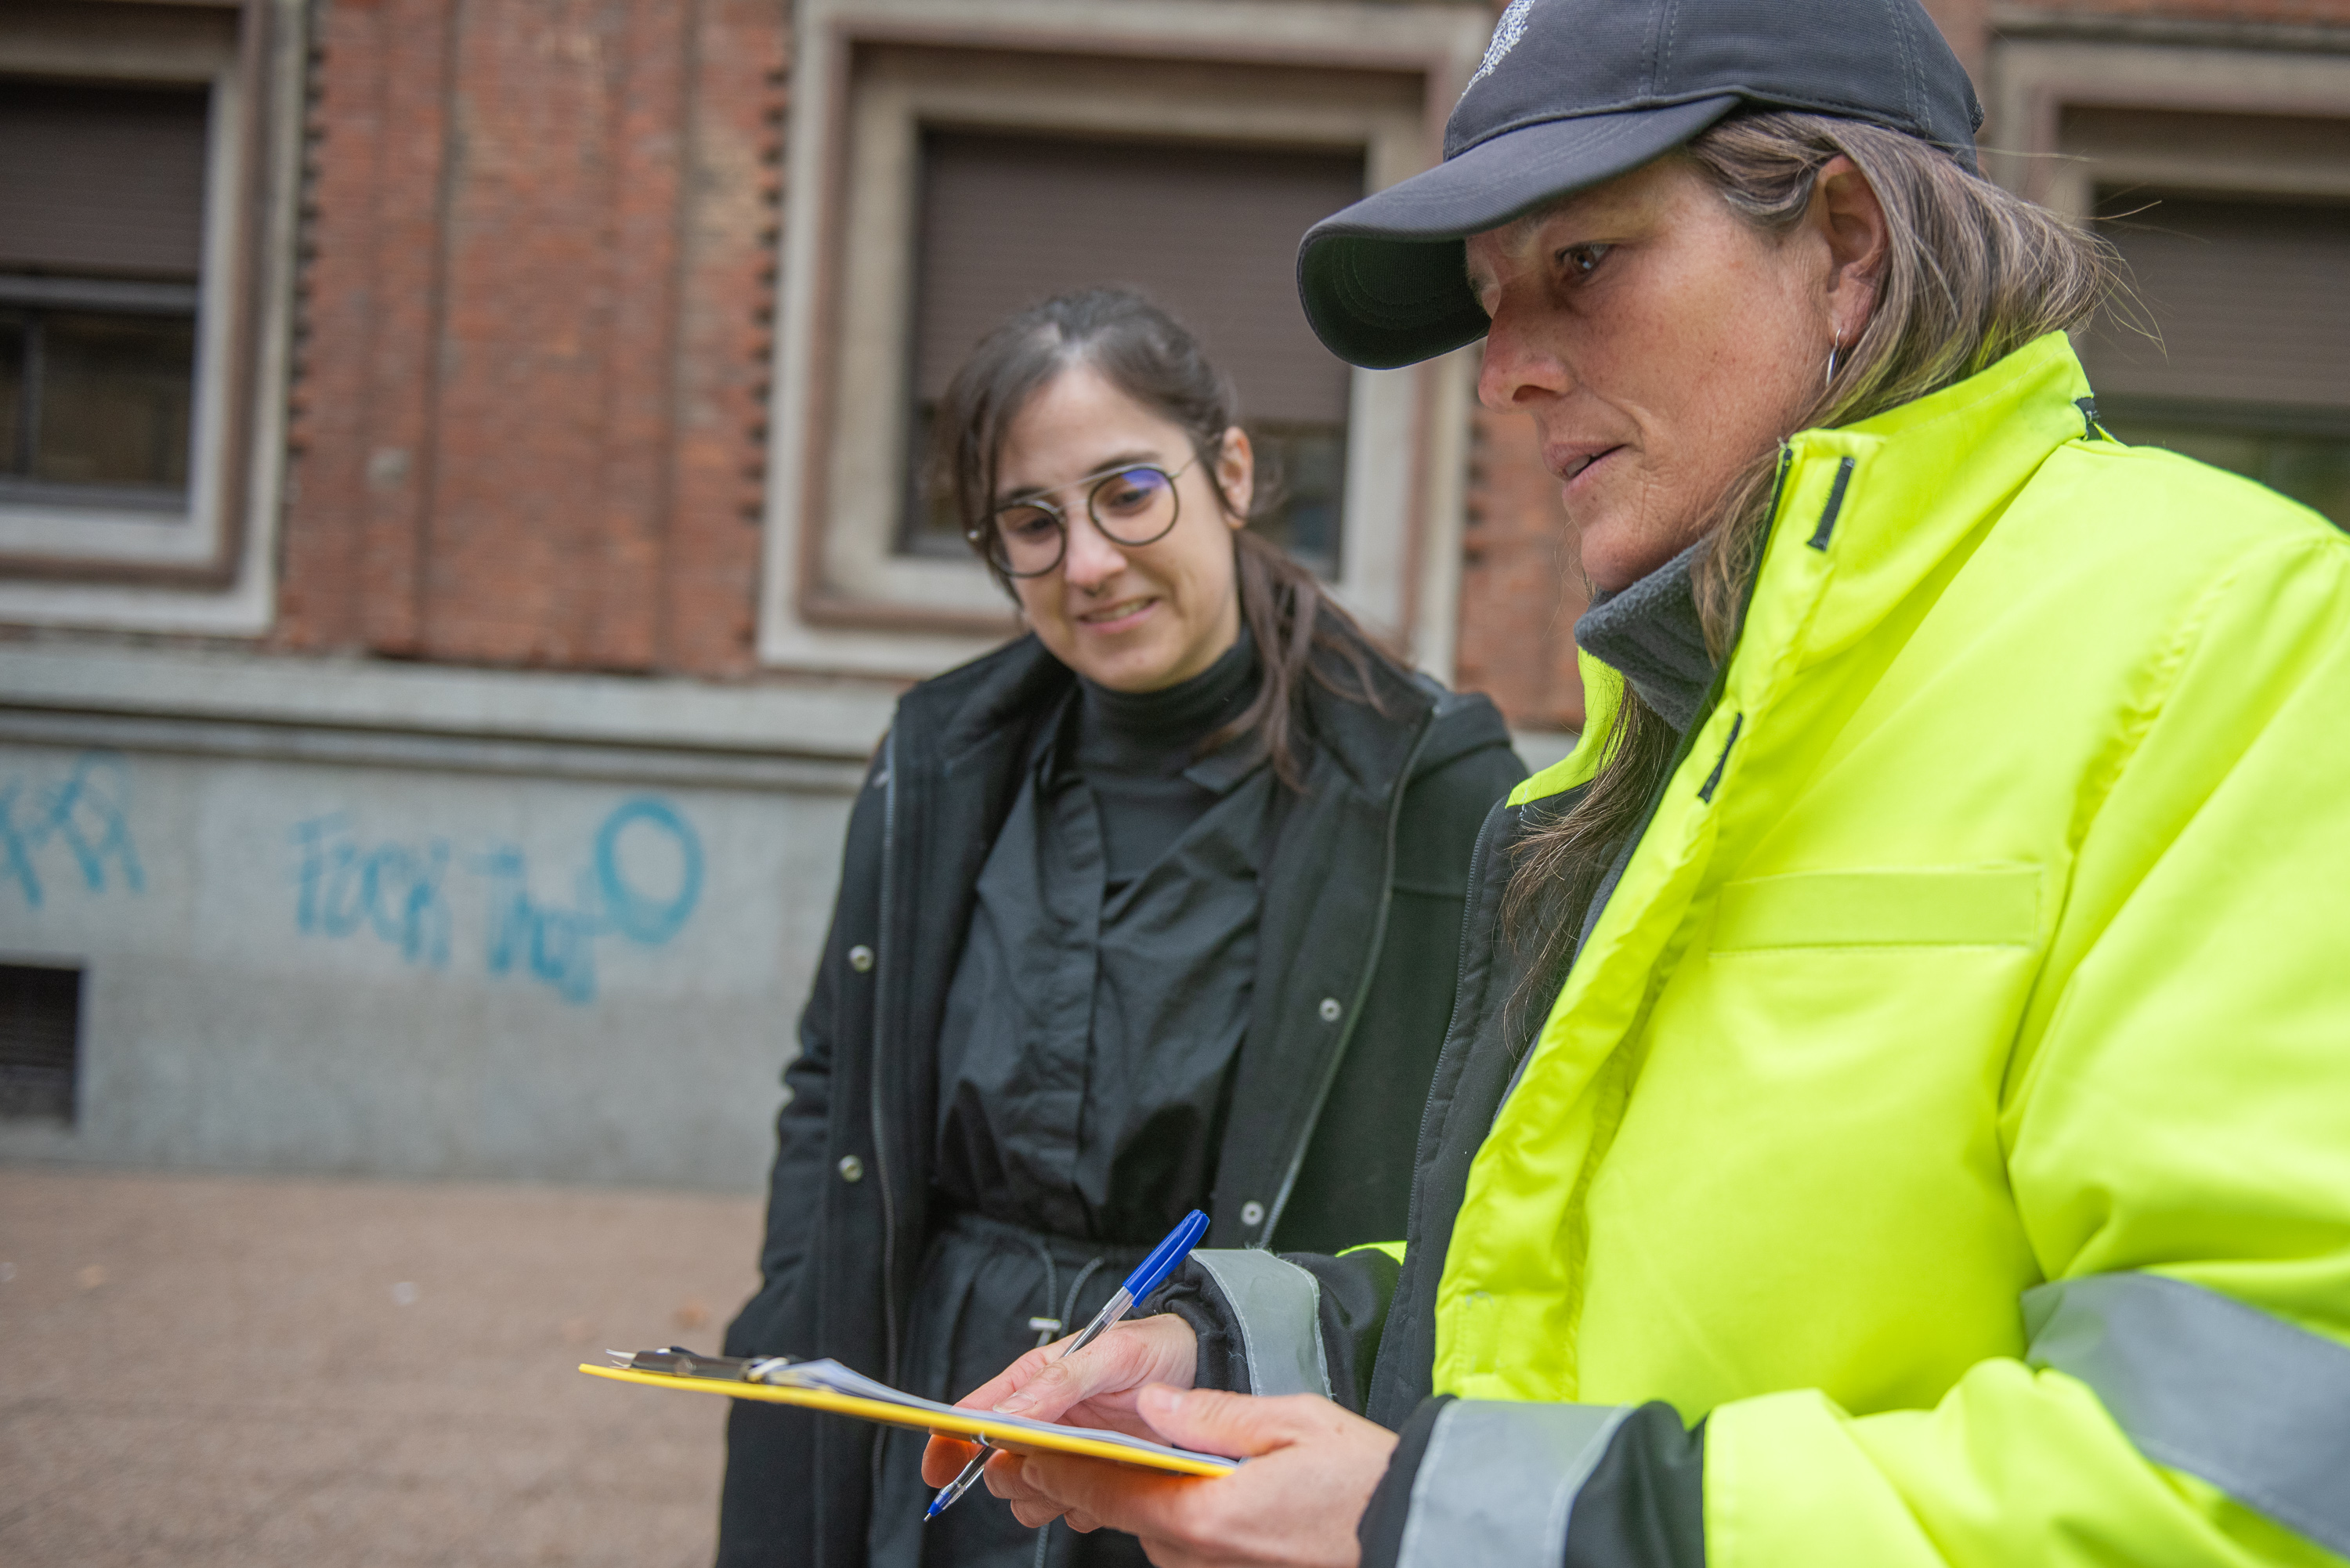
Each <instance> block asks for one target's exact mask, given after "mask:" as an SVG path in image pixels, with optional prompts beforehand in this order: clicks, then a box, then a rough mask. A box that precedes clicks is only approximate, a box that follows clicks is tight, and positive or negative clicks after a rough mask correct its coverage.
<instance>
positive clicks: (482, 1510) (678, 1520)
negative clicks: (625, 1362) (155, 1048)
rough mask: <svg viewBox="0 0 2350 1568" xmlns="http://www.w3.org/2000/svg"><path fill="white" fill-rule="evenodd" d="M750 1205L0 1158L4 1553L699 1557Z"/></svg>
mask: <svg viewBox="0 0 2350 1568" xmlns="http://www.w3.org/2000/svg"><path fill="white" fill-rule="evenodd" d="M758 1237H759V1203H758V1200H757V1199H753V1198H746V1197H719V1196H708V1195H700V1194H685V1193H668V1192H644V1191H616V1190H607V1189H590V1188H553V1187H530V1186H519V1185H516V1186H494V1185H478V1184H467V1185H458V1184H422V1183H418V1184H407V1183H390V1182H378V1181H359V1180H335V1179H284V1178H260V1177H254V1178H244V1177H225V1176H210V1175H179V1174H158V1173H146V1172H121V1171H109V1172H94V1171H83V1170H73V1169H62V1168H55V1167H25V1166H16V1167H0V1563H7V1564H10V1565H11V1568H48V1565H50V1564H68V1563H70V1564H73V1565H74V1568H129V1565H130V1564H148V1563H155V1564H163V1563H168V1564H172V1568H231V1565H235V1568H267V1565H274V1564H278V1563H286V1564H296V1563H298V1564H302V1565H304V1568H374V1565H382V1568H395V1565H397V1568H408V1565H410V1564H422V1563H435V1564H463V1565H474V1564H479V1565H482V1568H504V1565H507V1564H517V1565H519V1564H525V1563H528V1564H579V1565H582V1568H586V1565H590V1564H614V1565H618V1564H628V1565H629V1568H668V1565H671V1564H675V1565H677V1568H687V1565H689V1564H706V1563H708V1562H709V1561H710V1555H711V1547H712V1540H713V1537H714V1533H715V1529H714V1527H715V1519H716V1508H717V1496H718V1474H719V1464H720V1460H721V1458H722V1453H723V1423H724V1417H725V1403H724V1401H723V1399H720V1398H717V1397H703V1396H700V1395H688V1394H679V1393H670V1392H667V1391H662V1390H656V1389H650V1388H634V1387H628V1386H621V1385H617V1384H611V1383H606V1382H603V1381H600V1380H598V1379H595V1378H590V1377H585V1376H580V1375H579V1374H578V1373H577V1371H576V1370H574V1368H575V1367H576V1366H577V1364H578V1363H579V1362H581V1361H582V1360H587V1359H592V1358H594V1353H595V1352H598V1351H600V1350H601V1349H602V1348H603V1347H604V1346H606V1345H615V1346H621V1347H626V1348H631V1349H635V1348H644V1347H649V1346H653V1345H667V1344H671V1343H681V1344H684V1345H691V1346H692V1347H694V1348H697V1349H714V1348H715V1347H716V1345H717V1343H718V1336H719V1333H720V1331H721V1330H722V1328H723V1326H724V1324H725V1320H726V1318H727V1316H728V1314H731V1313H732V1312H733V1309H734V1307H735V1306H736V1305H737V1304H738V1303H740V1302H741V1301H742V1299H743V1296H744V1295H745V1294H746V1293H748V1291H749V1289H750V1287H751V1284H752V1282H753V1278H754V1267H755V1260H756V1252H757V1246H758Z"/></svg>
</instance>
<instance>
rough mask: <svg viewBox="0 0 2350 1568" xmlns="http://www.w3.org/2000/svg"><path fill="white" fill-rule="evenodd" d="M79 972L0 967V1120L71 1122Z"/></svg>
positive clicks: (77, 1052) (78, 1030)
mask: <svg viewBox="0 0 2350 1568" xmlns="http://www.w3.org/2000/svg"><path fill="white" fill-rule="evenodd" d="M80 1064H81V971H79V970H78V969H48V968H42V967H36V966H35V965H31V964H0V1120H7V1119H13V1120H41V1121H60V1122H71V1121H72V1120H73V1119H74V1093H75V1085H76V1082H77V1079H78V1073H79V1069H80Z"/></svg>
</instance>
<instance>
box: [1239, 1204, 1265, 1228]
mask: <svg viewBox="0 0 2350 1568" xmlns="http://www.w3.org/2000/svg"><path fill="white" fill-rule="evenodd" d="M1241 1223H1242V1224H1243V1225H1246V1226H1250V1227H1252V1228H1253V1227H1255V1226H1258V1225H1262V1224H1263V1223H1264V1205H1263V1204H1262V1203H1259V1202H1258V1201H1257V1200H1256V1199H1253V1198H1252V1199H1249V1200H1248V1201H1247V1202H1246V1203H1243V1204H1242V1205H1241Z"/></svg>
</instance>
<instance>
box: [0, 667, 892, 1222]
mask: <svg viewBox="0 0 2350 1568" xmlns="http://www.w3.org/2000/svg"><path fill="white" fill-rule="evenodd" d="M37 662H38V661H37V660H28V659H26V657H25V656H21V655H18V656H13V657H11V658H7V659H0V682H6V683H8V685H9V688H10V690H9V695H8V697H7V698H6V699H5V706H0V961H18V962H22V961H42V962H53V961H62V962H70V963H74V964H78V965H81V966H84V968H85V970H86V975H87V978H86V981H85V988H84V1002H83V1009H84V1012H83V1027H82V1053H83V1056H82V1068H81V1092H80V1111H79V1119H78V1126H76V1127H74V1128H72V1129H71V1130H65V1129H60V1128H57V1127H55V1126H54V1125H41V1124H29V1123H10V1124H6V1125H5V1127H0V1155H11V1154H13V1155H24V1156H36V1157H48V1158H74V1159H88V1160H96V1161H105V1162H113V1163H123V1162H129V1163H138V1164H169V1165H175V1166H211V1167H226V1168H268V1169H289V1170H291V1169H299V1170H338V1171H353V1172H366V1173H371V1174H388V1175H430V1176H491V1177H519V1178H527V1179H587V1180H597V1181H628V1182H651V1183H668V1184H684V1185H692V1186H702V1187H715V1188H723V1189H744V1188H750V1187H754V1186H755V1185H756V1184H757V1183H758V1182H759V1181H761V1180H762V1179H763V1177H764V1168H765V1165H766V1162H767V1159H768V1158H769V1155H770V1151H771V1140H772V1131H771V1127H772V1123H773V1118H774V1115H775V1109H776V1106H778V1104H779V1103H780V1093H779V1090H778V1088H777V1084H776V1075H777V1073H778V1072H779V1071H780V1069H781V1067H782V1065H783V1064H784V1063H785V1060H786V1058H787V1055H788V1053H789V1051H790V1049H791V1048H792V1042H793V1040H794V1029H795V1023H796V1020H797V1016H798V1012H799V1008H800V1005H801V1003H802V1001H803V999H804V997H805V995H806V983H807V981H808V978H809V975H810V973H811V970H812V966H813V964H814V961H815V958H816V952H817V950H818V948H819V946H820V944H821V942H822V940H823V937H824V929H825V922H826V920H827V917H828V913H829V909H830V904H831V899H832V894H833V890H834V885H835V883H836V881H837V876H838V864H839V851H840V838H841V832H842V828H843V826H844V825H845V822H846V818H847V806H848V803H849V799H850V795H851V793H852V792H853V791H854V790H855V788H856V787H858V780H859V777H860V770H859V764H858V761H857V760H856V758H855V755H854V754H853V753H852V754H848V755H843V754H841V753H844V752H849V751H850V747H849V746H847V745H842V744H839V743H837V742H836V743H835V744H834V746H833V753H834V754H832V755H830V756H824V755H820V754H819V755H810V754H809V753H810V751H811V750H813V749H814V747H812V745H811V742H810V740H809V737H810V735H811V734H816V735H817V737H818V741H819V742H821V739H822V737H821V731H822V728H823V725H822V722H821V721H822V720H823V719H824V718H826V717H827V713H829V715H830V716H831V717H833V718H835V719H836V720H837V719H838V718H839V717H840V716H841V709H840V706H839V704H838V703H837V702H835V703H833V704H832V706H831V708H830V709H829V710H827V709H826V708H825V705H824V702H823V700H822V699H821V695H820V694H819V695H818V696H816V697H815V698H810V699H807V700H802V701H795V694H794V693H791V692H788V691H782V692H778V691H755V692H743V693H734V694H731V695H733V696H734V697H735V698H737V699H738V700H739V705H741V706H743V707H746V708H747V707H748V706H750V705H754V704H760V705H764V710H765V711H766V712H767V714H768V720H767V722H768V723H769V724H771V725H772V726H773V732H774V733H775V734H777V735H791V736H793V737H794V739H793V740H792V741H791V742H789V744H790V745H791V746H793V747H796V748H797V751H796V753H795V752H794V751H791V750H787V749H786V747H785V744H783V743H771V744H770V745H769V746H768V747H767V749H765V750H764V751H761V750H757V749H754V747H752V746H750V745H748V744H744V745H738V746H736V747H733V748H732V749H731V750H729V749H725V748H718V747H712V746H710V745H707V744H704V745H701V746H698V747H691V748H689V747H686V746H682V745H679V744H676V743H674V742H668V741H666V740H664V739H663V738H662V737H660V736H659V735H642V734H640V735H639V736H637V737H635V738H634V740H633V741H630V740H628V739H626V738H624V737H619V736H616V735H613V734H611V733H606V734H603V735H599V736H593V737H589V736H583V735H580V734H578V733H576V732H575V733H572V734H570V735H568V736H564V735H559V734H555V733H551V732H548V730H547V729H546V728H545V727H542V729H541V731H540V732H538V733H536V734H525V733H522V732H520V731H521V728H522V726H520V725H519V724H518V722H517V720H516V716H515V713H513V712H504V713H500V712H489V713H486V714H484V713H481V712H479V711H477V712H476V714H475V715H474V718H473V721H472V722H470V724H469V726H468V729H467V730H465V731H454V732H452V731H451V730H449V729H447V728H444V729H442V731H441V732H438V733H437V734H435V733H427V732H423V731H421V730H419V729H416V728H413V727H411V728H408V729H405V730H399V731H394V730H390V729H377V728H374V727H371V726H369V725H366V724H363V723H359V722H353V715H352V713H351V712H350V711H348V710H350V709H352V708H353V707H354V706H355V704H354V703H352V702H351V701H348V693H346V694H345V697H344V699H342V700H339V704H340V706H341V707H342V708H343V709H344V710H346V711H344V712H342V713H341V714H340V715H336V714H331V713H330V714H324V715H321V714H317V713H312V714H307V715H305V714H302V713H299V712H291V711H286V705H285V703H284V702H283V701H281V704H280V707H279V710H278V711H276V714H275V716H274V717H272V716H261V715H256V714H255V713H254V712H252V711H245V712H244V713H236V712H232V711H195V712H190V711H186V710H185V708H184V707H182V711H178V712H176V713H173V714H172V715H170V716H168V717H165V716H158V715H156V714H154V713H151V712H150V713H145V714H140V713H132V712H126V711H120V709H119V707H118V709H117V711H110V712H109V711H91V710H92V709H93V708H101V707H102V705H103V704H104V703H105V698H104V696H103V693H98V694H95V695H94V694H93V692H92V690H91V689H92V687H93V685H94V684H97V685H102V684H104V683H103V682H102V681H100V682H93V681H92V680H90V679H89V667H90V662H91V661H90V660H89V659H88V657H87V656H84V657H82V658H81V659H60V660H57V661H55V662H54V664H53V665H52V666H51V667H49V668H48V669H47V670H34V671H33V674H34V676H38V675H40V674H43V673H47V674H50V675H62V676H66V677H69V678H70V679H68V680H67V681H66V682H65V683H66V684H68V685H71V686H72V687H74V688H75V691H76V693H77V694H78V695H77V699H76V700H77V701H79V702H80V703H81V706H80V707H79V708H78V710H70V711H69V710H66V709H64V708H62V707H58V708H47V707H44V706H41V705H39V704H38V703H37V701H26V698H25V697H24V696H22V695H20V692H21V691H22V690H23V687H24V686H25V685H26V684H27V683H29V684H32V685H34V686H36V687H37V685H38V680H37V679H34V680H29V681H28V680H26V679H21V678H20V679H16V680H12V679H11V677H12V676H16V677H22V676H23V672H24V671H25V670H26V668H27V666H28V665H29V664H36V663H37ZM118 662H119V661H118ZM172 662H173V663H174V664H177V665H182V666H184V665H185V664H186V663H187V662H188V661H187V660H186V659H184V657H182V658H179V659H173V660H172ZM214 662H215V663H217V664H222V665H224V666H225V670H215V672H214V673H215V674H222V673H226V674H230V675H236V674H242V675H244V676H247V677H254V678H256V679H257V682H258V684H259V686H260V687H261V688H262V689H263V691H265V693H275V694H276V696H277V697H278V698H280V699H285V698H287V697H289V696H290V695H291V693H290V691H289V683H288V681H287V680H286V678H287V677H288V676H289V675H290V676H291V677H292V678H293V680H296V681H298V680H301V678H302V677H303V676H304V675H308V676H310V677H311V678H312V680H313V681H316V680H318V679H319V678H320V677H322V676H325V675H331V674H332V673H333V672H332V671H321V670H303V669H301V668H300V667H299V665H298V663H297V665H296V670H292V671H288V670H285V669H284V668H283V667H284V666H285V665H286V664H287V663H288V662H289V661H286V660H283V659H273V660H266V661H264V660H247V661H234V660H216V661H214ZM202 668H203V664H202V661H198V670H199V672H201V670H202ZM159 670H160V661H159V666H158V669H157V670H149V671H148V672H147V673H148V674H149V675H150V676H152V675H154V674H156V673H158V672H159ZM419 679H421V680H437V681H438V682H439V683H440V685H441V687H442V690H441V691H437V692H433V693H431V695H432V698H433V701H435V703H436V704H437V705H439V706H441V707H442V708H443V709H444V710H446V709H450V708H452V707H453V706H455V704H454V703H452V693H454V692H455V691H459V690H460V689H462V688H464V687H466V686H468V685H470V686H471V687H473V689H474V693H473V694H474V696H475V698H476V699H477V701H476V704H475V705H476V707H477V709H478V707H479V705H480V703H479V700H480V699H482V698H484V696H487V697H490V698H504V699H507V700H508V702H507V706H508V707H515V706H516V703H515V701H512V700H513V699H515V698H517V697H519V698H522V699H526V700H527V699H536V708H537V710H538V711H539V714H540V717H542V718H555V717H559V716H560V714H561V713H562V712H563V711H564V710H565V709H566V707H567V705H570V704H584V705H585V706H586V707H587V709H588V710H590V711H599V712H604V713H605V714H606V720H607V722H608V720H609V713H608V710H609V708H610V706H611V702H612V697H613V694H612V693H610V692H606V693H603V696H604V699H605V700H604V701H601V702H598V701H596V698H597V696H598V693H597V692H596V691H594V690H592V688H594V687H597V686H598V685H603V686H608V687H619V688H626V687H629V686H630V685H631V684H633V683H629V682H613V681H605V682H597V681H594V680H582V679H579V678H572V679H570V680H568V681H566V680H564V679H563V678H533V677H517V676H511V675H508V676H484V675H479V674H465V673H462V672H451V671H439V672H431V673H429V674H421V675H420V677H419ZM357 683H358V685H359V687H361V688H365V689H366V691H368V692H369V693H371V694H372V698H373V700H374V702H375V706H376V707H377V708H378V709H379V710H383V709H385V708H386V707H387V706H388V705H387V703H386V702H385V701H383V698H384V695H385V693H384V691H382V690H381V687H382V681H381V676H380V673H376V672H369V673H367V674H366V675H365V676H364V677H363V678H361V679H359V680H358V682H357ZM133 684H150V685H151V681H148V682H134V683H133ZM228 684H230V685H232V686H233V685H234V682H233V681H232V682H228ZM411 684H412V682H411ZM396 685H397V683H395V688H396ZM575 688H590V689H591V690H586V691H582V690H576V689H575ZM394 694H397V692H396V690H395V693H394ZM622 694H623V695H629V696H637V697H639V698H641V697H643V696H647V695H650V694H648V693H641V692H623V693H622ZM40 695H41V694H40V693H39V692H38V691H35V692H34V693H33V696H34V698H35V699H36V700H37V698H38V697H39V696H40ZM677 695H678V696H680V697H681V698H682V696H683V695H684V694H683V693H679V694H677ZM701 695H702V698H703V699H704V700H705V701H707V700H708V699H709V698H711V697H712V696H717V697H720V698H722V699H723V698H724V697H726V696H727V695H730V694H726V693H712V692H711V691H708V690H707V689H703V691H702V693H701ZM182 696H184V694H182ZM232 699H233V700H232V701H230V702H229V703H227V704H225V706H227V707H230V708H234V706H236V705H237V704H238V703H239V702H241V703H242V704H243V705H244V707H245V708H246V709H247V710H250V709H252V708H253V707H254V706H255V702H254V701H253V699H252V697H251V695H250V694H247V695H245V696H244V697H241V698H239V697H235V695H234V693H232ZM329 705H330V706H333V705H334V704H329ZM493 705H494V704H493ZM220 706H224V705H223V704H215V707H220ZM357 706H364V704H357ZM520 706H522V707H525V708H528V707H530V706H532V703H531V702H530V701H524V702H522V703H521V704H520ZM860 709H861V710H863V711H867V712H868V714H869V716H870V717H872V718H874V719H876V720H879V719H880V718H881V717H882V716H883V713H884V711H885V710H883V709H881V708H879V706H878V705H876V704H874V703H873V702H872V701H871V700H870V699H869V698H868V699H866V700H865V701H863V702H861V703H858V704H857V705H856V708H855V709H852V710H851V713H852V715H853V712H854V711H857V710H860ZM707 717H708V716H707V715H702V717H701V719H700V720H699V721H697V720H696V719H695V718H694V717H693V716H691V715H681V716H680V719H681V722H683V723H686V724H691V725H693V726H694V727H697V728H703V729H704V733H705V734H707V733H709V732H711V731H712V730H717V731H721V732H723V728H724V726H723V725H711V724H708V723H707ZM849 723H850V726H851V727H852V728H854V727H858V726H857V725H856V721H855V719H854V717H853V716H851V717H850V719H849ZM705 726H706V727H705ZM878 728H879V725H878V723H876V724H875V726H874V732H878ZM870 738H871V736H870V734H868V735H867V737H866V742H869V740H870ZM856 749H857V750H861V749H862V745H861V744H858V745H857V746H856Z"/></svg>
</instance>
